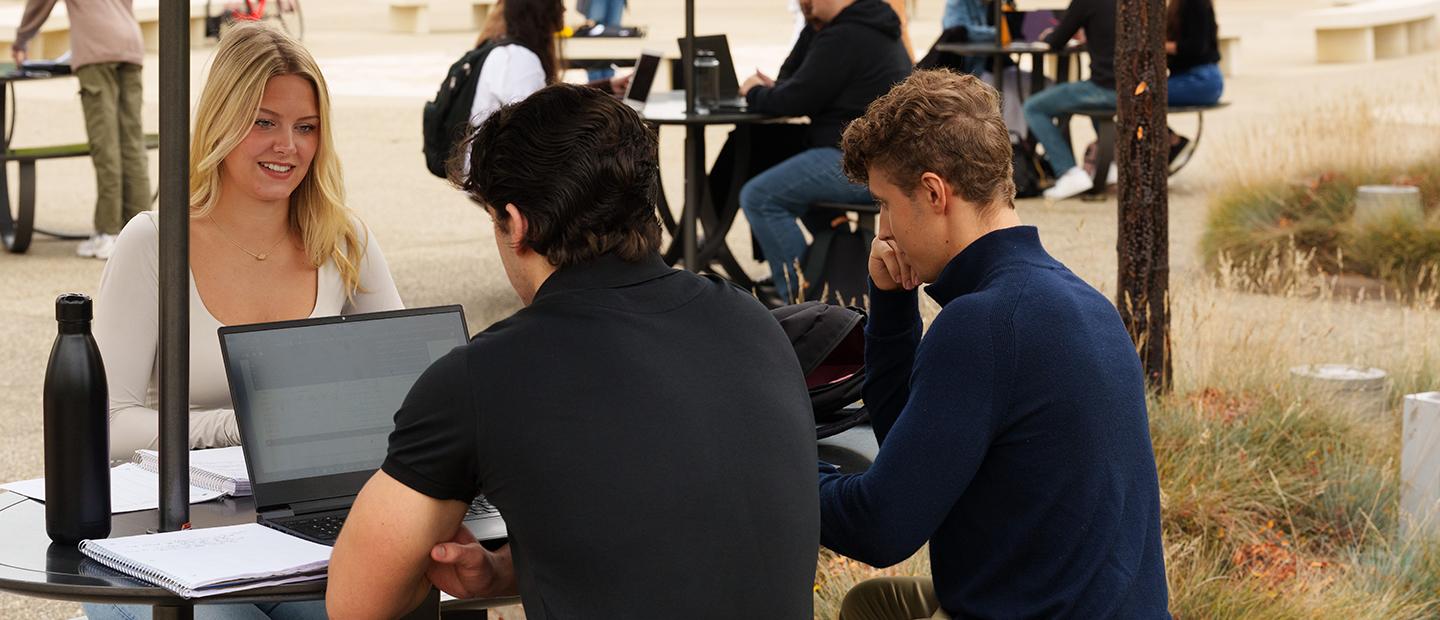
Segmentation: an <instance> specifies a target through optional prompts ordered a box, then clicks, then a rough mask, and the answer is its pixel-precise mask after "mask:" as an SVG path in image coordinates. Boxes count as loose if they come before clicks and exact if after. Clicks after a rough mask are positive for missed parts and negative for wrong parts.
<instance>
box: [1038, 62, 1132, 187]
mask: <svg viewBox="0 0 1440 620" xmlns="http://www.w3.org/2000/svg"><path fill="white" fill-rule="evenodd" d="M1113 107H1115V89H1113V88H1105V87H1103V86H1099V85H1097V84H1095V83H1094V82H1091V81H1089V80H1086V81H1084V82H1066V83H1064V84H1057V85H1055V86H1051V87H1050V88H1047V89H1045V90H1042V91H1040V92H1039V93H1036V94H1034V95H1031V96H1030V98H1029V99H1027V100H1025V123H1026V124H1028V125H1029V126H1030V135H1032V136H1034V137H1035V139H1036V140H1039V141H1040V145H1041V146H1044V147H1045V160H1046V161H1048V162H1050V168H1051V169H1052V170H1054V171H1055V175H1056V176H1059V175H1062V174H1065V172H1066V171H1067V170H1069V169H1071V168H1074V167H1075V153H1074V152H1073V151H1071V149H1070V144H1069V143H1068V142H1066V141H1065V133H1064V132H1062V131H1060V127H1059V126H1057V125H1056V124H1055V121H1056V120H1057V119H1059V118H1061V117H1068V116H1069V114H1070V113H1071V112H1073V111H1075V110H1083V109H1086V108H1113ZM1102 174H1103V172H1102Z"/></svg>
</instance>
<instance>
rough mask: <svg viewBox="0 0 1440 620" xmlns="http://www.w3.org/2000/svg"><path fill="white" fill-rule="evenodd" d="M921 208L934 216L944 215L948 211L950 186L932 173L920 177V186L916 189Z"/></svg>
mask: <svg viewBox="0 0 1440 620" xmlns="http://www.w3.org/2000/svg"><path fill="white" fill-rule="evenodd" d="M916 192H917V193H918V194H919V196H917V197H916V198H918V199H919V203H920V206H921V208H924V209H927V210H928V211H929V212H930V213H933V214H935V215H945V214H946V213H947V212H948V211H949V209H950V184H949V183H946V182H945V179H944V178H941V176H940V175H938V174H935V173H934V172H926V173H924V174H922V175H920V186H919V187H917V188H916Z"/></svg>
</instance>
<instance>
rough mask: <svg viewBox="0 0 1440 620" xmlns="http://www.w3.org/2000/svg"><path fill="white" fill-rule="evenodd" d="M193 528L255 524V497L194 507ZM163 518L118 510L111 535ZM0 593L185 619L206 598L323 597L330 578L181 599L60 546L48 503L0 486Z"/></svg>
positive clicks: (149, 525)
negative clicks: (48, 523)
mask: <svg viewBox="0 0 1440 620" xmlns="http://www.w3.org/2000/svg"><path fill="white" fill-rule="evenodd" d="M190 519H191V523H192V524H193V525H194V527H197V528H202V527H216V526H221V525H238V524H241V523H254V522H255V504H254V502H253V501H252V500H251V498H248V497H244V498H238V499H235V498H222V499H219V500H216V501H210V502H204V503H200V504H193V505H191V506H190ZM158 522H159V511H157V510H146V511H141V512H127V513H123V514H117V515H113V516H112V517H111V519H110V536H112V537H118V536H130V535H135V534H144V533H146V532H147V531H151V530H153V529H154V528H155V525H156V524H157V523H158ZM0 532H4V535H3V536H0V591H5V592H10V593H12V594H21V595H25V596H36V597H40V598H47V599H54V600H61V601H76V602H82V603H119V604H125V605H151V606H153V607H154V608H155V618H156V619H157V620H159V619H161V618H177V617H188V615H189V614H188V612H189V611H190V607H191V606H192V605H193V604H195V603H197V602H204V603H274V602H281V601H302V600H316V599H320V598H324V596H325V582H324V581H323V580H322V581H312V582H308V583H295V584H287V585H283V586H275V587H270V588H258V589H255V590H247V591H244V592H235V593H232V594H223V595H219V596H211V597H205V598H203V599H191V600H187V599H183V598H181V597H179V596H176V595H175V593H173V592H171V591H169V590H166V589H164V588H161V587H158V586H153V585H150V584H148V583H146V582H144V581H141V580H139V579H135V578H133V577H128V576H125V575H123V574H121V573H118V572H116V571H114V570H111V569H109V568H107V567H105V566H102V565H100V564H99V563H97V562H95V561H94V560H90V559H88V558H86V557H85V556H84V555H82V554H81V553H80V550H79V548H77V547H74V546H70V545H57V544H53V543H51V542H50V539H49V537H47V536H46V534H45V505H44V504H42V503H40V502H37V501H33V500H30V499H28V498H26V497H24V496H22V495H18V494H15V493H11V492H8V491H4V492H0Z"/></svg>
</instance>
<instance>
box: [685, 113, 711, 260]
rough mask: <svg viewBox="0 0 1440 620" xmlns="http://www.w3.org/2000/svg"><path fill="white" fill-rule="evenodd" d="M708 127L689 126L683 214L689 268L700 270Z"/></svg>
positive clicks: (686, 257) (687, 129)
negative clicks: (699, 237) (698, 242)
mask: <svg viewBox="0 0 1440 620" xmlns="http://www.w3.org/2000/svg"><path fill="white" fill-rule="evenodd" d="M704 188H705V126H704V125H696V124H691V125H686V126H685V209H684V211H682V212H681V214H680V237H679V240H680V247H681V248H682V250H681V252H682V257H683V258H684V260H685V268H686V269H688V270H690V271H696V272H698V271H700V268H701V265H700V264H698V262H697V260H696V258H697V256H698V252H697V250H698V249H699V248H697V247H696V234H697V233H696V230H695V226H696V219H697V216H698V212H699V210H700V206H701V205H700V203H701V201H702V200H703V199H704V193H705V189H704Z"/></svg>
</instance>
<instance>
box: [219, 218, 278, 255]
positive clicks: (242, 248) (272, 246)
mask: <svg viewBox="0 0 1440 620" xmlns="http://www.w3.org/2000/svg"><path fill="white" fill-rule="evenodd" d="M205 217H207V218H209V219H210V223H211V224H214V225H215V228H216V229H218V230H219V231H220V236H222V237H224V238H225V240H226V241H229V242H230V245H233V246H235V247H237V248H240V251H241V252H244V253H246V254H249V255H250V258H253V259H255V260H265V259H266V258H269V257H270V252H272V251H274V250H275V248H276V247H278V246H279V245H280V242H281V241H284V240H285V238H286V237H289V236H290V233H289V232H286V233H285V234H283V235H280V238H279V239H276V240H275V243H272V244H270V247H269V248H266V250H265V251H264V252H261V253H259V254H256V253H254V252H251V251H250V250H247V249H245V246H243V245H240V243H239V242H237V241H235V240H234V239H231V238H230V233H229V232H227V231H226V230H225V227H224V226H221V225H220V222H217V221H215V216H214V215H211V214H208V213H207V214H206V215H205Z"/></svg>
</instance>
